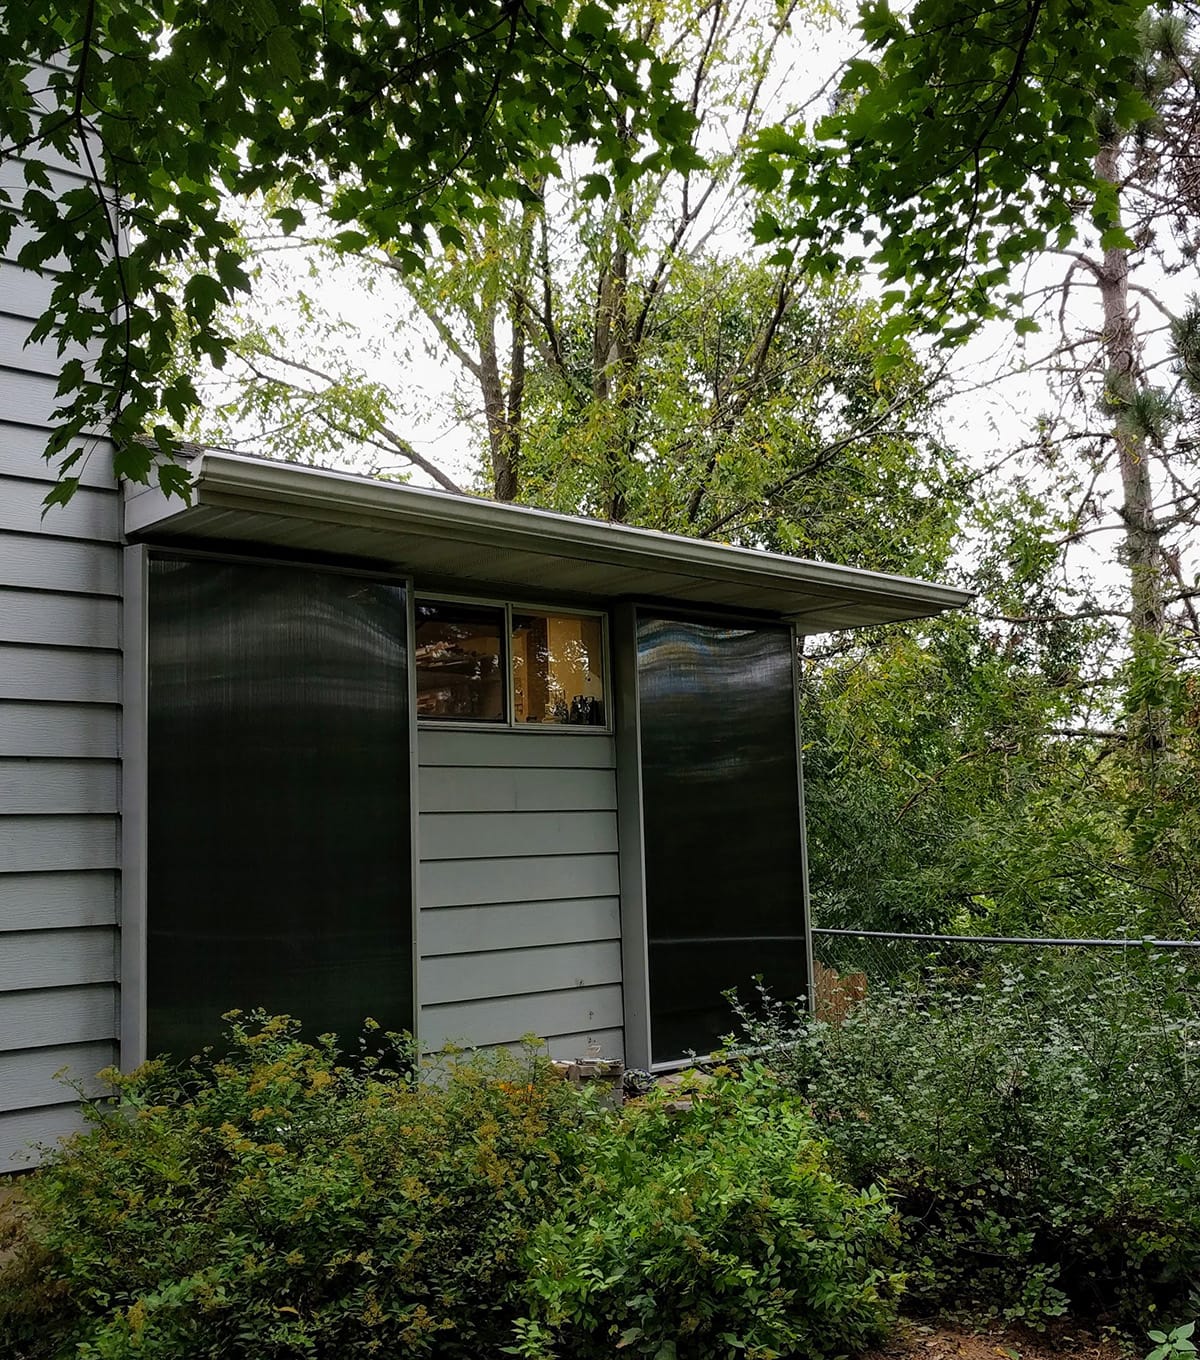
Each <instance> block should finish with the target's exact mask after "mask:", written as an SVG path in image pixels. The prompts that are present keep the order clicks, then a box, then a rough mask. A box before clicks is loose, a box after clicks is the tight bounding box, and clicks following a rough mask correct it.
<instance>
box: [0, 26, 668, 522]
mask: <svg viewBox="0 0 1200 1360" xmlns="http://www.w3.org/2000/svg"><path fill="white" fill-rule="evenodd" d="M671 76H672V69H671V67H670V65H669V64H668V63H667V62H666V61H664V60H663V59H661V58H660V57H658V56H656V55H655V53H654V52H653V51H652V50H651V48H650V46H649V45H648V44H647V43H646V42H645V41H643V40H642V39H641V38H639V37H637V36H636V35H633V36H631V35H630V34H628V33H623V32H622V31H621V30H620V29H619V28H618V27H616V26H615V24H614V21H613V15H612V11H611V5H610V4H609V3H608V0H601V3H596V0H587V3H584V4H582V5H577V4H572V3H569V0H441V2H440V3H439V0H430V2H428V3H423V4H420V5H399V6H384V5H381V4H378V3H367V4H351V3H347V2H346V0H323V3H320V4H318V3H309V2H301V3H295V4H292V3H289V4H287V5H280V6H278V7H277V6H276V4H275V3H273V0H247V2H246V3H242V0H183V2H182V3H179V2H178V0H145V2H142V3H138V2H137V0H135V2H134V3H129V2H128V0H87V3H85V4H81V5H70V4H68V5H63V4H59V3H54V0H33V3H30V4H22V5H8V6H6V7H5V11H4V15H3V19H2V20H0V157H2V158H3V159H4V160H5V161H8V162H10V163H17V164H19V166H20V168H21V171H22V172H23V175H22V174H18V175H16V176H14V175H13V174H12V173H11V172H10V173H9V175H8V177H7V179H6V180H5V181H4V184H5V185H6V187H7V193H6V194H5V196H4V198H3V200H0V243H3V242H5V241H8V240H9V239H10V238H11V236H12V233H13V230H14V228H15V227H17V226H18V224H22V225H23V226H28V227H29V228H31V229H32V230H31V235H30V238H29V240H28V241H27V242H26V243H25V244H24V245H23V246H22V248H21V250H20V260H21V262H22V263H23V264H26V265H29V266H33V267H41V266H46V265H48V264H50V263H51V262H52V261H55V260H56V259H65V261H66V265H67V267H66V269H65V271H64V272H63V273H61V274H60V275H59V277H58V283H57V285H56V288H55V291H54V297H53V306H52V308H51V310H50V311H49V312H48V313H47V314H46V315H45V316H44V317H43V318H42V319H41V321H40V322H39V323H38V325H37V327H36V331H35V335H36V337H38V338H45V337H53V338H55V339H56V340H57V341H58V342H59V343H60V344H65V343H68V342H82V343H85V344H88V345H91V346H93V347H94V352H95V353H96V354H97V355H98V358H97V359H96V361H95V362H94V363H88V364H86V365H85V364H84V363H83V362H81V361H80V360H79V359H75V358H72V359H69V360H68V361H67V363H66V365H65V367H64V371H63V379H62V384H61V396H62V405H61V407H60V410H59V412H58V420H59V425H58V429H57V432H56V434H55V436H54V440H53V443H52V445H51V447H50V449H49V450H48V453H49V455H50V456H51V457H56V456H62V461H61V464H60V466H61V467H62V469H63V471H64V473H68V472H69V469H70V467H71V466H72V464H73V463H74V462H75V461H76V460H77V459H78V458H79V457H80V456H81V449H80V448H79V447H78V446H77V440H78V437H79V436H81V435H83V434H84V433H85V432H87V431H89V430H93V429H96V428H101V429H106V430H108V431H110V432H111V433H112V434H113V435H114V436H115V437H116V439H117V454H116V459H117V465H118V470H119V471H120V472H122V473H124V474H126V475H128V476H131V477H134V478H138V479H144V478H146V477H147V476H148V475H149V473H150V469H151V465H152V455H151V454H150V452H149V451H148V450H147V449H146V448H145V447H144V446H142V445H139V444H138V443H136V442H134V441H133V440H131V439H130V436H132V435H136V434H140V433H141V432H142V430H143V426H144V424H145V423H146V421H147V417H148V416H149V415H150V413H152V412H154V411H156V410H160V409H165V410H166V411H167V412H168V413H170V415H171V417H172V418H174V419H175V420H181V419H182V418H183V417H184V416H185V415H186V413H187V411H188V410H189V409H190V408H191V407H192V406H193V405H194V404H195V402H196V394H195V390H194V387H193V385H192V383H191V380H190V378H189V376H188V375H187V374H186V373H183V372H181V371H179V370H178V369H175V370H172V376H171V377H170V378H169V380H167V381H166V382H165V383H163V382H162V381H160V379H159V376H158V375H159V373H160V371H161V370H162V369H163V366H164V361H165V360H166V359H167V358H168V357H169V355H170V352H171V346H172V342H173V341H174V339H175V331H176V325H177V314H176V305H177V303H179V302H182V307H183V314H184V318H185V321H186V324H187V327H188V331H189V344H190V345H191V347H192V351H193V353H194V354H195V355H196V356H197V357H199V356H200V355H207V356H209V357H210V358H211V359H212V360H213V361H214V362H215V363H218V364H220V363H221V362H222V361H223V359H224V357H225V353H226V349H227V345H228V339H227V337H226V335H225V334H223V332H222V330H221V328H220V326H219V324H218V323H217V321H216V318H217V315H218V308H219V306H220V304H222V303H224V302H227V301H229V300H230V299H231V298H233V297H234V296H236V295H238V294H239V293H242V292H244V291H245V290H247V289H248V287H249V278H248V275H247V273H246V270H245V268H244V261H243V258H242V254H241V252H240V250H239V248H238V243H237V240H236V237H235V235H234V233H233V230H232V229H231V227H230V226H229V224H228V223H227V222H226V221H225V220H224V219H223V217H222V213H221V207H222V200H223V198H224V196H226V195H230V194H235V195H246V194H254V193H261V192H265V191H269V190H272V189H274V188H277V187H279V186H284V185H286V186H287V200H286V202H280V203H279V205H278V206H276V208H275V217H276V219H277V220H278V222H279V223H280V225H281V226H282V227H283V228H284V229H287V230H291V229H294V228H295V227H297V226H299V225H300V224H301V222H302V221H303V220H304V217H305V214H306V213H307V212H308V211H309V210H310V209H311V208H312V207H313V206H317V205H319V206H320V207H321V209H322V210H323V211H324V212H325V213H327V214H329V215H331V216H332V217H333V219H334V220H335V222H336V224H337V226H338V229H339V232H340V237H341V240H342V241H343V242H344V243H353V242H355V241H365V240H368V239H370V240H373V241H377V242H380V243H386V245H387V247H388V249H389V253H390V254H391V255H392V257H393V258H394V259H396V260H397V261H399V262H401V263H402V264H404V265H406V266H407V267H410V268H416V267H419V265H420V263H421V260H422V258H423V255H424V253H425V251H426V249H427V248H428V245H429V243H430V242H431V241H433V240H438V241H440V242H442V243H443V244H445V243H453V242H454V241H456V240H457V239H459V236H460V231H461V224H462V223H463V222H464V221H467V222H469V221H473V220H476V219H477V218H478V217H479V216H480V215H481V214H485V213H487V212H488V211H489V210H490V209H489V207H488V204H489V202H491V203H494V202H495V201H497V200H503V199H504V198H506V197H512V196H518V197H519V196H521V195H522V194H523V193H524V192H525V190H524V187H523V186H524V183H525V181H524V180H523V179H522V177H521V176H520V175H518V174H517V173H516V171H517V170H518V169H523V170H524V171H525V172H526V174H530V173H532V174H537V175H541V176H545V175H549V174H553V173H554V171H555V168H556V165H555V152H556V150H557V149H558V148H560V147H562V146H564V145H568V144H572V143H575V144H588V145H590V146H592V147H593V148H594V156H595V166H596V169H595V177H594V189H595V191H596V192H600V191H602V190H604V189H606V188H607V187H608V186H609V184H610V181H612V182H616V183H618V184H620V183H623V182H626V181H627V180H628V179H629V178H630V177H632V176H634V175H635V174H636V173H637V172H638V171H640V170H644V169H646V168H648V167H650V168H654V167H659V166H661V165H663V164H665V163H666V162H668V161H670V160H671V158H672V156H673V155H674V156H675V157H677V158H678V159H679V161H680V163H683V162H684V161H686V160H687V159H688V158H690V157H692V156H693V155H694V153H693V152H692V150H691V149H690V142H689V138H688V132H689V131H690V126H691V116H690V114H689V112H688V111H687V109H686V107H685V106H684V105H682V104H680V103H678V102H677V101H676V100H675V98H674V97H673V95H672V93H671ZM673 149H675V150H673ZM64 160H65V161H66V162H68V163H69V164H71V165H73V166H77V167H79V168H82V169H83V170H84V172H85V174H86V176H87V180H86V182H84V183H82V184H80V183H79V182H78V181H74V182H73V187H70V186H65V185H64V184H63V183H61V182H60V181H59V180H58V179H57V178H56V177H55V174H54V166H55V165H56V164H58V165H61V164H62V163H63V161H64ZM22 178H23V181H24V182H23V183H22V182H21V181H22ZM122 243H125V244H126V245H127V249H125V250H124V251H123V252H122V251H121V249H120V247H121V245H122ZM185 251H190V252H192V253H193V255H194V257H195V258H196V259H197V260H198V261H199V263H200V266H201V267H200V269H199V270H197V271H195V272H193V273H192V274H191V276H190V278H189V280H188V283H187V288H186V291H185V293H184V295H183V297H182V299H179V298H176V297H175V296H173V293H172V289H171V277H170V273H169V266H170V264H171V263H172V262H173V261H175V260H177V259H178V258H179V257H180V256H181V255H182V254H183V253H184V252H185ZM122 254H123V258H122ZM114 318H115V321H116V324H114ZM157 433H158V434H159V436H160V438H161V440H162V442H163V443H164V444H168V445H169V438H168V434H167V431H166V429H165V428H161V429H159V430H158V431H157ZM158 475H159V476H160V479H161V480H162V481H163V482H164V484H165V485H167V486H169V487H178V486H179V485H180V483H181V475H180V473H179V470H178V469H177V468H176V467H174V466H172V465H171V464H170V463H169V462H168V463H166V464H164V465H161V466H160V470H159V474H158ZM71 490H73V482H72V481H71V479H70V477H69V476H66V477H65V478H64V480H63V482H62V484H61V485H60V486H59V488H58V489H57V492H56V495H57V496H58V497H59V498H62V497H65V496H66V495H69V494H70V492H71Z"/></svg>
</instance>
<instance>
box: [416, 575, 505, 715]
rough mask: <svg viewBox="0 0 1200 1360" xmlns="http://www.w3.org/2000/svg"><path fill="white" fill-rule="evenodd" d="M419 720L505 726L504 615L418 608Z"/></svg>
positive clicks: (480, 608) (467, 608)
mask: <svg viewBox="0 0 1200 1360" xmlns="http://www.w3.org/2000/svg"><path fill="white" fill-rule="evenodd" d="M415 644H416V666H415V670H416V680H417V716H418V717H420V718H448V719H454V720H456V721H458V722H501V723H502V722H506V721H507V719H508V711H507V707H508V699H507V695H506V693H505V685H504V671H505V666H504V610H503V609H502V608H489V607H488V606H487V605H476V604H454V603H450V602H448V601H446V602H443V601H440V600H418V601H417V602H416V637H415Z"/></svg>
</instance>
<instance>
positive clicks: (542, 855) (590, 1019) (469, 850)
mask: <svg viewBox="0 0 1200 1360" xmlns="http://www.w3.org/2000/svg"><path fill="white" fill-rule="evenodd" d="M418 761H419V776H418V827H417V845H418V856H419V871H418V902H419V912H418V954H419V958H420V965H419V970H418V977H417V995H418V1004H419V1007H420V1014H419V1020H418V1032H419V1035H420V1039H421V1043H422V1046H423V1047H424V1048H426V1049H427V1050H429V1049H435V1048H437V1047H439V1046H441V1045H442V1044H444V1043H448V1042H455V1041H458V1042H465V1043H470V1044H472V1045H476V1046H480V1047H486V1046H494V1045H501V1044H507V1045H511V1044H515V1043H517V1042H519V1041H520V1039H521V1037H522V1036H523V1035H525V1034H528V1033H534V1034H537V1035H538V1036H539V1037H541V1038H543V1039H545V1040H546V1041H547V1043H548V1044H549V1047H550V1051H551V1053H553V1054H554V1055H555V1056H556V1057H574V1056H576V1055H578V1054H579V1053H581V1052H584V1051H586V1046H587V1045H588V1043H589V1042H592V1043H598V1044H600V1045H601V1046H602V1049H603V1051H604V1053H605V1055H606V1056H613V1057H618V1056H620V1054H621V1051H622V1028H621V1025H622V1011H621V944H620V933H621V932H620V903H619V895H618V846H617V814H616V808H617V797H616V768H615V767H616V759H615V747H614V742H613V739H612V738H611V737H609V736H606V735H602V734H599V733H594V732H588V733H577V732H529V731H512V730H497V731H494V732H487V731H482V732H481V731H463V730H457V731H456V730H450V729H446V730H441V731H439V730H436V729H432V728H429V727H424V728H422V729H421V731H420V733H419V738H418Z"/></svg>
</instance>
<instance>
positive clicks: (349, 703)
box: [147, 558, 412, 1056]
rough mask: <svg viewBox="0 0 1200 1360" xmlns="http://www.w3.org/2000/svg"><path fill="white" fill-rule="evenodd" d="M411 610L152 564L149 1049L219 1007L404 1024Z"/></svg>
mask: <svg viewBox="0 0 1200 1360" xmlns="http://www.w3.org/2000/svg"><path fill="white" fill-rule="evenodd" d="M406 619H407V616H406V601H405V593H404V590H403V588H402V587H398V586H396V585H394V584H390V583H384V582H377V581H371V580H366V579H363V578H361V577H356V576H352V575H343V574H337V573H333V572H325V571H314V570H308V569H302V568H291V567H284V566H274V565H257V564H249V565H248V564H242V563H225V562H215V561H209V560H172V559H164V558H156V559H153V560H152V561H151V565H150V608H149V637H150V645H149V653H150V655H149V670H150V674H149V766H150V768H149V865H148V879H149V883H148V902H147V934H148V942H147V943H148V961H147V966H148V980H147V1010H148V1018H147V1025H148V1034H147V1052H149V1053H151V1054H157V1053H163V1052H167V1053H172V1054H175V1055H177V1056H186V1055H187V1054H190V1053H193V1052H196V1051H197V1050H198V1049H199V1048H200V1047H201V1046H202V1045H204V1044H206V1043H212V1042H214V1041H216V1039H217V1038H218V1035H219V1033H220V1030H221V1028H222V1022H221V1020H220V1016H221V1013H222V1012H223V1011H226V1010H229V1009H231V1008H233V1007H240V1008H241V1009H243V1010H248V1009H251V1008H253V1007H259V1006H261V1007H263V1008H265V1009H266V1010H268V1011H271V1012H274V1013H287V1014H290V1015H294V1016H296V1017H298V1018H299V1019H300V1020H302V1021H303V1022H304V1026H305V1030H306V1032H307V1033H309V1034H312V1035H315V1034H318V1033H322V1032H325V1031H333V1032H335V1033H338V1034H340V1035H343V1036H345V1037H347V1038H348V1039H353V1038H354V1037H355V1036H356V1035H357V1033H358V1031H359V1028H360V1026H361V1023H362V1021H363V1019H364V1017H366V1016H371V1017H372V1018H373V1019H375V1020H377V1021H379V1023H380V1024H381V1025H383V1026H385V1027H386V1028H391V1029H407V1028H410V1027H411V1024H412V889H411V882H412V874H411V820H410V794H409V769H408V679H407V647H406V641H405V639H406Z"/></svg>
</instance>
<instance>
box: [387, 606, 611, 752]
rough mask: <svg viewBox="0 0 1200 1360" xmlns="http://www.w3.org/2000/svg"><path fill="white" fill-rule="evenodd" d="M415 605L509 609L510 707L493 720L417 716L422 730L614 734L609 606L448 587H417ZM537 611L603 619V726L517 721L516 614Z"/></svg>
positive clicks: (504, 643) (504, 644) (504, 641)
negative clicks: (470, 592) (500, 596)
mask: <svg viewBox="0 0 1200 1360" xmlns="http://www.w3.org/2000/svg"><path fill="white" fill-rule="evenodd" d="M412 598H413V605H414V609H415V606H416V605H418V604H420V603H422V602H425V603H428V604H460V605H477V606H479V607H480V608H486V609H500V610H503V612H504V633H503V636H502V637H501V639H500V646H501V651H502V653H503V660H504V666H505V670H504V685H505V712H504V717H503V718H501V719H495V718H492V719H488V720H487V721H483V722H479V721H474V720H472V719H470V718H422V717H420V716H418V717H417V720H416V721H417V727H418V728H419V729H421V730H423V731H438V732H440V731H442V730H445V729H453V730H454V731H456V732H464V731H465V732H546V733H554V734H556V735H557V734H562V733H573V734H574V735H576V736H579V735H580V734H581V733H588V734H590V735H592V736H600V737H611V736H612V734H613V731H614V727H613V697H612V696H613V691H612V644H611V629H610V626H609V618H608V611H607V610H606V609H587V608H580V607H578V606H576V605H564V604H547V603H545V602H544V601H537V602H535V601H531V600H523V599H521V600H518V599H503V600H498V599H496V597H495V596H494V595H459V594H455V593H452V592H449V591H438V590H416V589H414V590H413V592H412ZM514 613H517V614H537V615H542V616H545V617H552V616H554V615H560V616H566V617H574V618H587V619H599V620H600V650H601V652H602V656H601V670H600V674H601V682H602V684H603V686H604V723H603V725H601V726H595V727H594V726H590V725H588V726H584V725H583V724H577V723H519V722H517V709H516V685H515V683H514V681H513V647H512V635H513V614H514ZM416 645H417V635H416V628H415V626H414V628H413V636H412V643H411V646H412V649H413V655H412V668H413V676H414V679H415V677H416V666H417V662H416Z"/></svg>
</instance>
